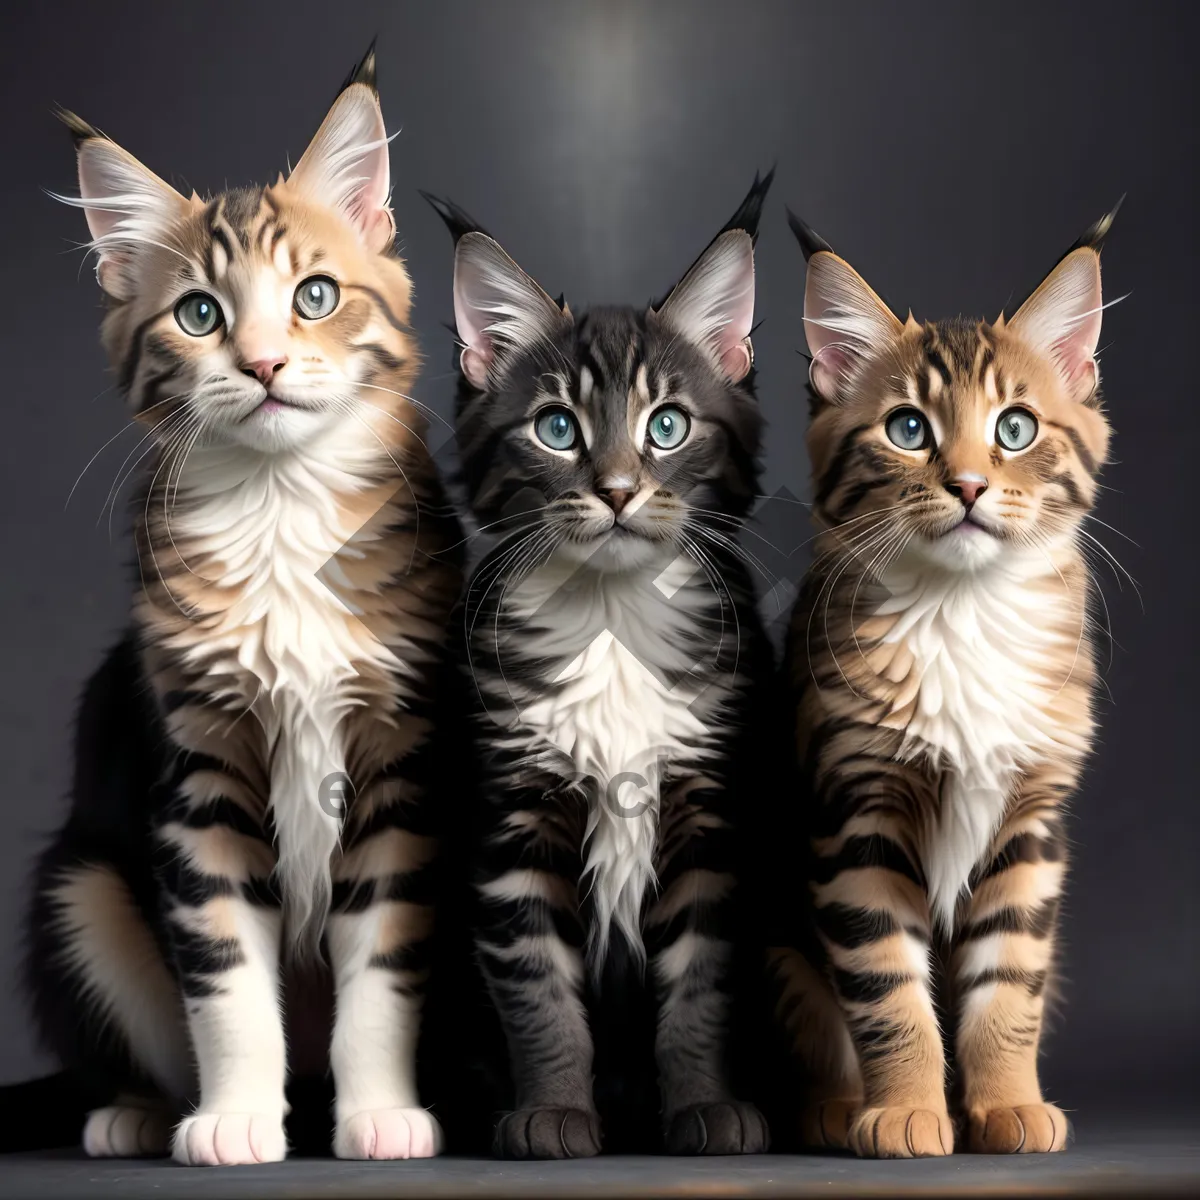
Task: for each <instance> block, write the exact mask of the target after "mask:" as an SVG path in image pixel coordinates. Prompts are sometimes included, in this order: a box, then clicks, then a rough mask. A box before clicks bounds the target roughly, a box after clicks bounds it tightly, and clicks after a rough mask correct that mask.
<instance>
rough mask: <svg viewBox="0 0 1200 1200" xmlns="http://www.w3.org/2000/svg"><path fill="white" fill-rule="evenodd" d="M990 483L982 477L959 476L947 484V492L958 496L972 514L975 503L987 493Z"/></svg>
mask: <svg viewBox="0 0 1200 1200" xmlns="http://www.w3.org/2000/svg"><path fill="white" fill-rule="evenodd" d="M987 486H988V481H987V480H986V479H984V477H983V476H982V475H959V476H958V477H957V478H956V479H952V480H950V482H949V483H947V484H946V491H948V492H949V493H950V495H952V496H957V497H958V498H959V499H960V500H961V501H962V502H963V504H965V505H966V507H967V511H968V512H970V510H971V508H972V507H973V506H974V504H975V501H976V500H978V499H979V497H980V496H982V495H983V493H984V492H986V491H987Z"/></svg>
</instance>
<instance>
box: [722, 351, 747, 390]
mask: <svg viewBox="0 0 1200 1200" xmlns="http://www.w3.org/2000/svg"><path fill="white" fill-rule="evenodd" d="M752 365H753V360H752V358H751V357H750V349H749V347H748V346H747V345H746V343H745V342H738V344H737V345H736V346H730V347H729V348H728V349H727V350H725V351H723V352H722V354H721V369H722V370H723V371H724V372H725V374H726V375H727V376H728V377H729V379H730V381H731V382H733V383H737V382H738V381H739V380H742V379H745V378H746V376H747V375H749V374H750V368H751V366H752Z"/></svg>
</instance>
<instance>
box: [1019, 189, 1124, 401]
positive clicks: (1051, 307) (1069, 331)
mask: <svg viewBox="0 0 1200 1200" xmlns="http://www.w3.org/2000/svg"><path fill="white" fill-rule="evenodd" d="M1120 207H1121V205H1120V202H1118V203H1117V205H1116V207H1115V208H1114V209H1113V210H1112V212H1110V213H1108V214H1107V215H1106V216H1103V217H1101V218H1100V220H1099V221H1097V222H1096V223H1095V224H1094V225H1092V226H1091V227H1090V228H1089V229H1088V230H1087V232H1086V233H1084V235H1083V236H1082V237H1081V238H1080V239H1079V240H1078V241H1077V242H1076V243H1075V245H1074V246H1072V247H1071V249H1070V250H1068V251H1067V253H1066V254H1064V255H1063V257H1062V258H1061V259H1059V261H1058V265H1057V266H1056V267H1055V268H1054V270H1053V271H1051V272H1050V274H1049V275H1047V276H1046V278H1045V279H1044V280H1043V281H1042V283H1041V284H1040V285H1039V287H1038V288H1037V290H1036V291H1035V292H1034V293H1033V295H1032V296H1030V297H1029V299H1028V300H1026V301H1025V303H1024V304H1022V305H1021V307H1020V308H1019V309H1018V310H1017V312H1016V315H1015V316H1014V317H1013V318H1012V320H1011V321H1009V322H1008V324H1007V328H1008V329H1010V330H1012V331H1013V332H1014V333H1017V334H1018V335H1019V336H1020V337H1022V338H1023V339H1024V340H1025V341H1026V342H1028V343H1029V345H1031V346H1033V347H1034V349H1036V350H1038V351H1040V352H1041V353H1042V354H1045V355H1047V356H1049V357H1050V358H1051V359H1052V360H1053V362H1054V365H1055V366H1056V367H1057V368H1058V371H1059V374H1060V375H1061V376H1062V378H1063V382H1064V383H1066V385H1067V390H1068V392H1070V394H1071V396H1072V398H1073V399H1075V400H1080V401H1082V400H1087V399H1088V398H1089V397H1090V396H1091V395H1092V393H1093V392H1094V391H1095V390H1096V385H1097V384H1098V383H1099V374H1098V371H1097V367H1096V344H1097V343H1098V342H1099V340H1100V318H1101V315H1102V310H1103V307H1104V300H1103V296H1102V294H1101V291H1100V246H1101V244H1102V243H1103V241H1104V237H1105V235H1106V234H1107V233H1108V231H1109V229H1110V228H1111V226H1112V222H1113V218H1114V217H1115V216H1116V215H1117V209H1119V208H1120Z"/></svg>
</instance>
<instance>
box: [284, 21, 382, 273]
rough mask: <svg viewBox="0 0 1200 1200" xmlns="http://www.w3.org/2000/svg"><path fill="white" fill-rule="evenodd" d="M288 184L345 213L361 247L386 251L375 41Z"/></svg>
mask: <svg viewBox="0 0 1200 1200" xmlns="http://www.w3.org/2000/svg"><path fill="white" fill-rule="evenodd" d="M288 183H289V184H290V185H291V186H292V187H294V188H296V190H297V191H299V192H301V193H302V194H303V195H305V196H307V197H309V199H311V200H314V201H315V202H317V203H318V204H324V205H327V206H328V207H330V208H334V209H337V210H338V211H340V212H342V213H343V214H345V216H346V217H347V218H348V219H349V221H350V223H351V224H352V225H353V226H354V228H355V229H356V230H357V231H358V235H359V237H360V238H361V239H362V241H363V243H364V244H365V245H366V247H367V248H368V249H369V250H371V251H372V252H374V253H376V254H381V253H383V252H384V251H385V250H387V249H388V248H389V247H390V246H391V244H392V241H393V240H394V238H395V236H396V222H395V218H394V217H393V216H392V210H391V207H390V206H389V204H388V197H389V193H390V191H391V168H390V166H389V163H388V135H387V129H386V128H385V126H384V124H383V112H382V111H381V110H380V107H379V93H378V91H377V90H376V86H375V43H374V42H372V43H371V48H370V49H369V50H368V51H367V53H366V56H365V57H364V58H363V60H362V62H361V63H359V65H358V66H357V67H356V68H355V69H354V70H353V71H352V72H351V73H350V77H349V78H348V79H347V80H346V83H345V85H344V86H343V88H342V90H341V92H340V93H339V94H338V98H337V99H336V100H335V101H334V102H333V107H332V108H331V109H330V110H329V112H328V114H327V115H326V117H325V120H324V121H322V122H321V128H320V129H318V130H317V135H316V137H314V138H313V140H312V141H311V142H310V143H309V146H308V149H307V150H305V151H304V154H303V155H302V156H301V158H300V161H299V162H298V163H297V164H296V166H295V169H294V170H293V171H292V173H291V175H290V176H289V177H288Z"/></svg>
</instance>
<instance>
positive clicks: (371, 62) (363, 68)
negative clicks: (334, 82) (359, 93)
mask: <svg viewBox="0 0 1200 1200" xmlns="http://www.w3.org/2000/svg"><path fill="white" fill-rule="evenodd" d="M377 41H379V37H378V35H377V36H375V37H373V38H372V39H371V44H370V45H369V46H368V47H367V52H366V54H364V55H363V56H362V58H361V59H360V60H359V64H358V66H356V67H355V68H354V69H353V70H352V71H351V72H350V74H349V75H347V76H346V82H345V83H343V84H342V86H341V87H340V88H339V89H338V94H339V95H340V94H341V93H342V92H344V91H345V90H346V89H347V88H348V87H349V86H350V85H351V84H354V83H362V84H365V85H366V86H367V87H369V88H370V89H371V91H373V92H374V93H375V94H376V95H378V94H379V84H378V82H377V81H376V78H375V43H376V42H377Z"/></svg>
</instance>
